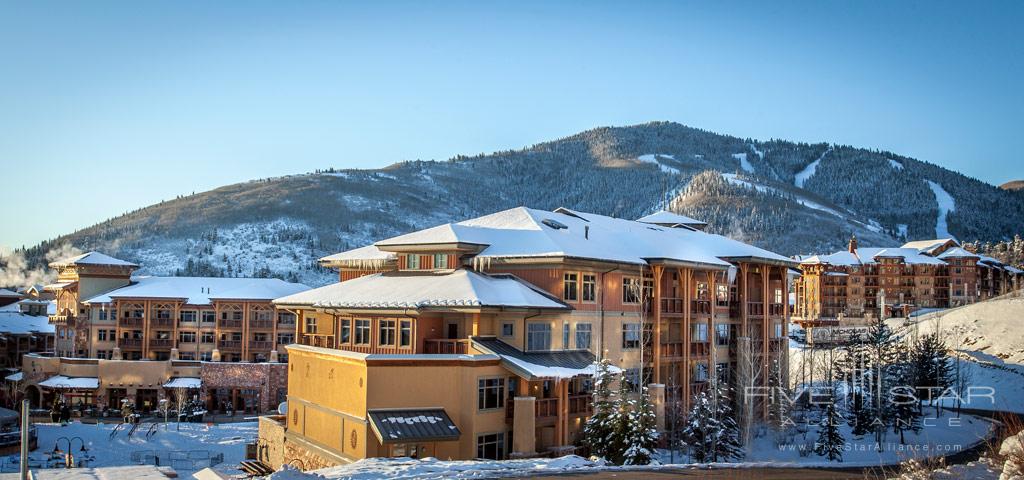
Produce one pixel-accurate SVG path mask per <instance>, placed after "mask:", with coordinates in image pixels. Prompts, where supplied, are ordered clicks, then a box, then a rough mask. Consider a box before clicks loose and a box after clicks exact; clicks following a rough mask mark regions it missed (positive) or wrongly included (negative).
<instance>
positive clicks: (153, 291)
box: [84, 277, 309, 305]
mask: <svg viewBox="0 0 1024 480" xmlns="http://www.w3.org/2000/svg"><path fill="white" fill-rule="evenodd" d="M306 290H309V287H308V286H306V285H303V284H301V283H290V282H286V281H284V280H280V279H277V278H221V277H134V278H132V284H131V285H127V286H124V287H121V288H117V289H114V290H111V291H109V292H107V293H104V294H102V295H97V296H95V297H92V298H90V299H88V300H86V301H85V302H84V303H110V302H112V301H113V300H115V299H118V298H160V299H183V300H184V301H185V303H186V304H189V305H209V304H211V303H212V302H213V301H214V300H266V301H270V300H273V299H275V298H278V297H283V296H285V295H291V294H294V293H298V292H302V291H306Z"/></svg>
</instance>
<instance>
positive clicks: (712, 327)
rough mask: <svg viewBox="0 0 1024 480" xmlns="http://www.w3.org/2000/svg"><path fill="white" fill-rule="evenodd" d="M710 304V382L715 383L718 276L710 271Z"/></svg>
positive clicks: (708, 337) (708, 338)
mask: <svg viewBox="0 0 1024 480" xmlns="http://www.w3.org/2000/svg"><path fill="white" fill-rule="evenodd" d="M707 275H708V302H709V305H710V306H711V316H709V317H708V336H707V340H708V360H707V362H708V381H709V382H712V381H715V379H714V378H713V375H715V367H716V366H717V365H715V349H716V348H718V347H716V346H715V310H716V309H717V308H718V292H717V291H716V290H715V288H716V287H715V277H716V276H717V275H718V274H717V273H715V272H714V271H712V270H708V273H707Z"/></svg>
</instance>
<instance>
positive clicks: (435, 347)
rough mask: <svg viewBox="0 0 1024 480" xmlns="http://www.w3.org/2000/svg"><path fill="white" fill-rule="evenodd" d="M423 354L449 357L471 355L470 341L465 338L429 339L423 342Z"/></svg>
mask: <svg viewBox="0 0 1024 480" xmlns="http://www.w3.org/2000/svg"><path fill="white" fill-rule="evenodd" d="M423 352H424V353H437V354H447V355H456V354H458V355H464V354H466V353H469V340H467V339H465V338H463V339H447V338H428V339H425V340H423Z"/></svg>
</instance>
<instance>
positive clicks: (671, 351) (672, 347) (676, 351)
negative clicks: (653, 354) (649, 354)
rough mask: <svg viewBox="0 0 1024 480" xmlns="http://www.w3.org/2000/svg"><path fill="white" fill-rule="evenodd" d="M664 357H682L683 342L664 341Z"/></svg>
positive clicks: (662, 351) (662, 349)
mask: <svg viewBox="0 0 1024 480" xmlns="http://www.w3.org/2000/svg"><path fill="white" fill-rule="evenodd" d="M661 356H662V357H682V356H683V342H663V343H662V344H661Z"/></svg>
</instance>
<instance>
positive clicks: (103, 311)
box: [99, 307, 117, 320]
mask: <svg viewBox="0 0 1024 480" xmlns="http://www.w3.org/2000/svg"><path fill="white" fill-rule="evenodd" d="M111 318H117V314H116V313H115V314H114V316H113V317H111ZM99 319H100V320H106V319H107V309H106V308H102V307H101V308H100V313H99Z"/></svg>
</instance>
